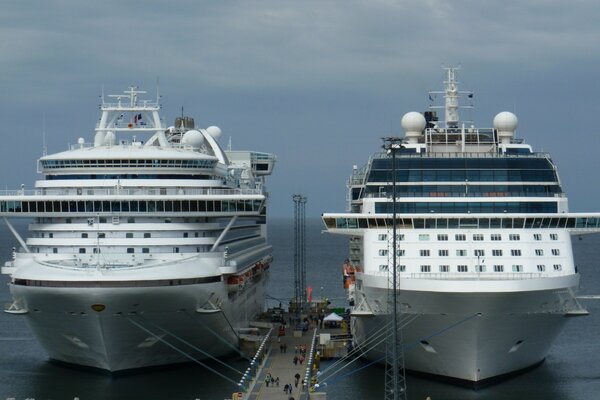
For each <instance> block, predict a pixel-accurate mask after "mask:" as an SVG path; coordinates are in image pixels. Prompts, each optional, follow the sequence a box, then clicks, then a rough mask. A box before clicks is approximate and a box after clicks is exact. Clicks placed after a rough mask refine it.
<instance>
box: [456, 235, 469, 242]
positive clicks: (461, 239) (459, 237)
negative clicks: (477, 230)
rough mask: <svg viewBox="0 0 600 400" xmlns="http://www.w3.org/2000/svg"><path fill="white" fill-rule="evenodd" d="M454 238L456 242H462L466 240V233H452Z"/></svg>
mask: <svg viewBox="0 0 600 400" xmlns="http://www.w3.org/2000/svg"><path fill="white" fill-rule="evenodd" d="M454 239H455V240H456V241H458V242H464V241H465V240H467V235H465V234H462V233H457V234H456V235H454Z"/></svg>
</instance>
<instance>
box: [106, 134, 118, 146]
mask: <svg viewBox="0 0 600 400" xmlns="http://www.w3.org/2000/svg"><path fill="white" fill-rule="evenodd" d="M116 141H117V137H116V136H115V133H114V132H113V131H108V132H106V135H105V136H104V144H105V145H106V146H114V144H115V142H116Z"/></svg>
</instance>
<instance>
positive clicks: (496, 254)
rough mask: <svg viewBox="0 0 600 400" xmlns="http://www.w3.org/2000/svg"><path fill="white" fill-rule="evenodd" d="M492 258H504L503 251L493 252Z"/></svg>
mask: <svg viewBox="0 0 600 400" xmlns="http://www.w3.org/2000/svg"><path fill="white" fill-rule="evenodd" d="M492 256H494V257H502V250H501V249H496V250H492Z"/></svg>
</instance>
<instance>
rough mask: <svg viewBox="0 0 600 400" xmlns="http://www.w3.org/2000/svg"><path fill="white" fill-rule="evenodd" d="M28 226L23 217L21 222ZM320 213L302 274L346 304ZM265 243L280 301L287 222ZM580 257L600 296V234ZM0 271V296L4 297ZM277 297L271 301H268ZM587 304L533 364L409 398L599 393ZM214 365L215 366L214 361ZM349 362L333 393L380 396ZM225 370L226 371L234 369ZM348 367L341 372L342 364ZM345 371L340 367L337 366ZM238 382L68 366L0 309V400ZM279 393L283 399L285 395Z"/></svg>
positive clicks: (288, 277)
mask: <svg viewBox="0 0 600 400" xmlns="http://www.w3.org/2000/svg"><path fill="white" fill-rule="evenodd" d="M20 228H21V229H22V228H24V224H20ZM321 229H322V225H321V223H320V221H319V220H309V221H308V223H307V229H306V232H307V282H308V284H309V285H311V286H312V287H313V296H314V297H319V296H321V295H323V296H327V297H328V298H329V299H331V301H332V302H333V303H334V304H338V305H340V306H343V305H344V304H345V303H344V300H343V299H344V291H343V289H342V287H341V267H340V265H341V262H342V261H343V259H344V258H345V257H346V254H347V248H348V246H347V244H346V240H345V239H344V238H342V237H334V236H331V235H327V234H322V233H321ZM269 233H270V241H271V242H272V244H273V246H274V257H275V261H274V263H273V266H272V268H271V281H270V288H269V295H270V296H272V297H273V298H275V299H280V300H282V302H284V303H285V301H287V299H289V297H290V293H292V285H293V258H292V250H293V230H292V221H288V220H277V219H275V220H270V221H269ZM15 243H16V241H15V240H14V238H13V237H12V235H11V234H10V233H9V232H8V230H7V229H6V227H5V226H4V225H2V226H1V227H0V259H1V260H6V259H8V258H9V257H10V248H11V247H12V246H14V245H15ZM573 247H574V251H575V259H576V263H577V265H578V266H579V271H580V272H581V274H582V284H581V293H582V294H600V273H599V272H597V269H598V260H600V235H588V236H583V239H582V240H577V238H574V240H573ZM7 281H8V280H7V278H6V277H4V276H3V277H0V283H1V285H0V304H2V305H3V304H5V303H9V302H10V295H9V293H8V289H7V287H6V285H5V283H6V282H7ZM278 301H279V300H271V305H274V304H276V303H277V302H278ZM584 306H586V307H587V309H588V310H589V311H590V312H591V315H590V316H589V317H583V318H574V319H573V320H572V321H570V323H569V324H567V326H566V329H565V330H564V331H563V332H562V333H561V335H560V336H559V338H558V340H557V341H556V343H555V344H554V347H553V348H552V350H551V352H550V354H549V355H548V357H547V358H546V362H545V363H544V364H542V365H541V366H540V367H538V368H536V369H535V370H533V371H530V372H528V373H525V374H523V375H520V376H518V377H515V378H513V379H510V380H508V381H505V382H503V383H500V384H497V385H494V386H491V387H488V388H485V389H482V390H479V391H472V390H468V389H463V388H457V387H454V386H450V385H446V384H442V383H437V382H432V381H429V380H423V379H420V378H415V377H412V376H409V377H408V378H407V383H408V394H409V396H408V397H409V399H410V400H417V399H419V400H422V399H424V398H425V397H426V396H431V397H432V399H433V400H440V399H452V400H454V399H457V400H458V399H467V400H471V399H481V400H508V399H527V400H542V399H544V400H589V399H599V398H600V351H599V350H600V349H599V347H598V343H599V339H600V301H593V300H588V301H586V302H585V303H584ZM228 362H229V363H231V364H232V365H233V366H234V367H236V368H237V369H238V370H245V369H246V367H247V364H245V363H244V361H243V360H240V359H236V358H233V359H230V360H228ZM211 366H212V367H214V368H217V367H218V366H217V365H214V364H211ZM364 366H366V362H363V361H359V362H356V363H354V364H353V365H352V366H351V367H349V368H348V369H347V370H344V371H348V373H349V374H348V375H347V376H344V377H340V378H339V379H337V380H332V382H331V384H330V385H329V386H328V390H327V398H328V399H329V400H342V399H382V398H383V383H384V370H383V368H382V367H381V366H370V367H366V368H362V367H364ZM219 371H220V372H222V373H226V374H227V375H228V376H230V377H231V378H232V379H234V380H237V379H238V378H239V377H238V376H236V374H235V373H229V372H227V371H223V370H222V368H221V369H219ZM345 373H346V372H345ZM341 375H344V374H340V376H341ZM233 389H234V387H233V386H232V385H231V384H230V383H229V382H227V381H226V380H224V379H222V378H219V377H218V376H216V375H214V374H213V373H212V372H209V371H207V370H205V369H203V368H201V367H199V366H197V365H190V364H186V365H183V366H178V367H171V368H166V369H162V370H152V371H146V372H143V373H136V374H130V375H125V376H118V377H110V376H107V375H102V374H98V373H93V372H88V371H83V370H79V369H74V368H67V367H64V366H61V365H56V364H53V363H50V362H48V360H47V358H46V355H45V353H44V351H43V350H42V349H41V347H40V346H39V345H38V344H37V342H36V341H35V340H34V339H33V337H32V335H31V333H30V332H29V329H28V328H27V325H26V323H25V321H24V320H23V318H21V317H19V316H14V315H9V314H5V313H1V314H0V400H3V399H6V398H8V397H15V398H17V399H25V398H27V397H33V398H35V399H37V400H40V399H69V400H70V399H72V398H73V397H75V396H78V397H79V398H80V399H81V400H100V399H102V400H105V399H123V400H125V399H128V400H137V399H148V400H162V399H165V400H167V399H197V398H198V399H203V400H206V399H216V400H221V399H224V398H227V397H229V398H230V396H231V392H232V391H233ZM282 399H284V396H283V393H282Z"/></svg>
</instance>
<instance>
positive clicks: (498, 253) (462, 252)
mask: <svg viewBox="0 0 600 400" xmlns="http://www.w3.org/2000/svg"><path fill="white" fill-rule="evenodd" d="M378 254H379V255H380V256H387V255H388V254H389V251H388V250H387V249H379V252H378ZM396 255H397V256H399V257H403V256H405V255H406V250H404V249H398V250H396ZM430 255H431V251H430V250H428V249H421V250H419V256H421V257H429V256H430ZM448 255H449V250H448V249H440V250H438V256H440V257H448ZM456 255H457V256H458V257H466V256H467V255H468V252H467V250H466V249H457V250H456ZM473 255H474V256H475V257H484V256H485V250H483V249H475V250H473ZM502 255H503V252H502V250H501V249H496V250H492V256H494V257H502ZM510 255H511V256H513V257H520V256H521V255H522V251H521V249H511V250H510ZM535 255H536V256H543V255H544V251H543V250H542V249H536V250H535ZM552 255H553V256H560V250H559V249H552Z"/></svg>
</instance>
